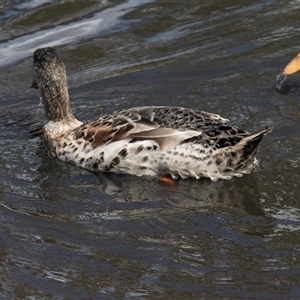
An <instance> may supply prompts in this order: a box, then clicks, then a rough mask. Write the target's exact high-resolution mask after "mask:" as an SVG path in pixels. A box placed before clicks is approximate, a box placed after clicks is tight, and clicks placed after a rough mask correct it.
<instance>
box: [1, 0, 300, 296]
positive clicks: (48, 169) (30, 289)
mask: <svg viewBox="0 0 300 300" xmlns="http://www.w3.org/2000/svg"><path fill="white" fill-rule="evenodd" d="M299 14H300V2H299V1H296V0H294V1H292V0H291V1H279V0H277V1H275V0H274V1H250V0H247V1H246V0H245V1H242V0H241V1H217V0H215V1H159V0H157V1H133V0H132V1H98V2H95V1H73V2H68V1H67V2H65V1H54V0H52V1H51V0H49V1H38V0H27V1H25V0H23V1H22V0H19V1H17V0H15V1H13V0H5V1H2V2H1V4H0V25H1V26H0V107H1V109H0V149H1V152H0V170H1V172H0V195H1V198H0V245H1V247H0V299H1V300H2V299H28V300H29V299H30V300H31V299H263V298H264V299H299V298H300V285H299V276H300V246H299V245H300V235H299V230H300V210H299V207H300V204H299V199H300V187H299V179H300V154H299V147H300V102H299V98H300V97H299V94H300V93H299V83H300V75H293V76H290V77H288V78H287V80H286V81H285V84H287V85H289V86H290V87H291V88H290V89H287V90H286V91H287V92H286V93H285V94H280V93H277V92H276V91H275V84H276V75H278V74H279V73H280V72H281V70H282V69H283V68H284V66H285V65H286V63H287V62H288V61H289V60H290V59H291V58H292V57H293V56H294V55H296V54H297V52H298V51H299V48H300V47H299ZM42 46H56V47H57V51H58V53H59V54H60V56H61V57H62V59H63V60H64V62H65V64H66V67H67V71H68V76H69V87H70V94H71V97H72V105H73V110H74V113H75V114H76V116H77V117H78V118H79V119H80V120H88V119H92V118H96V117H97V116H99V115H100V114H102V113H107V112H111V111H113V110H116V109H122V108H127V107H131V106H138V105H176V106H184V107H191V108H197V109H201V110H207V111H210V112H214V113H218V114H220V115H222V116H223V117H226V118H229V119H231V120H232V123H233V124H235V125H238V126H240V127H242V128H245V129H247V130H249V131H252V130H256V129H259V128H261V127H263V126H265V125H270V126H273V127H274V131H273V133H272V134H270V135H268V136H267V137H266V139H264V141H263V142H262V144H261V147H260V149H259V153H258V158H259V159H260V161H261V167H260V170H259V171H258V172H257V173H255V174H251V175H248V176H244V177H243V178H237V179H234V180H231V181H225V182H224V181H220V182H217V183H212V182H210V181H209V180H198V181H197V180H181V181H176V183H175V185H174V186H169V185H166V184H163V183H161V182H159V181H158V180H157V179H155V178H146V177H143V178H136V177H132V176H119V175H114V174H98V175H96V174H91V173H89V172H86V171H83V170H81V169H78V168H76V167H74V166H71V165H65V164H62V163H60V162H58V161H57V160H55V159H53V158H51V157H49V156H48V154H47V151H46V147H45V145H44V143H43V141H42V139H41V136H40V131H41V126H42V124H43V122H44V117H43V108H42V107H41V106H40V105H39V98H38V94H37V91H35V90H31V89H29V86H30V84H31V79H32V76H31V67H32V52H33V51H34V50H35V49H36V48H38V47H42Z"/></svg>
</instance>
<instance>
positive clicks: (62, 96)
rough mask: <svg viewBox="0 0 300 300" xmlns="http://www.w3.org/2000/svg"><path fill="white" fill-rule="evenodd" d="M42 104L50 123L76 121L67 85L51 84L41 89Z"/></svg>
mask: <svg viewBox="0 0 300 300" xmlns="http://www.w3.org/2000/svg"><path fill="white" fill-rule="evenodd" d="M41 96H42V102H43V104H44V109H45V116H46V119H47V120H48V121H53V122H60V121H65V122H66V123H68V122H73V121H76V119H75V117H74V116H73V113H72V110H71V107H70V100H69V92H68V87H67V84H55V83H52V84H49V82H47V83H46V85H45V86H44V87H41Z"/></svg>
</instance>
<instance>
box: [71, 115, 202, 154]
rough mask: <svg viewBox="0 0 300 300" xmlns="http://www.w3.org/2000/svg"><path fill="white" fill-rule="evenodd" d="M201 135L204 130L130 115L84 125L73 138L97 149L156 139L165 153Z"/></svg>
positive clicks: (108, 117) (103, 118)
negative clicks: (168, 125)
mask: <svg viewBox="0 0 300 300" xmlns="http://www.w3.org/2000/svg"><path fill="white" fill-rule="evenodd" d="M200 134H201V131H192V130H177V129H172V128H168V127H165V126H162V125H161V124H159V123H156V122H154V120H151V118H147V117H145V116H142V115H140V114H138V113H128V114H127V115H126V116H122V115H121V116H119V115H108V116H104V117H102V118H100V119H98V120H97V121H94V122H91V123H86V124H83V125H81V126H80V127H78V128H77V129H76V130H75V131H74V132H73V139H75V140H76V141H78V142H79V141H80V142H84V143H85V144H86V145H90V146H92V147H94V148H96V147H100V146H103V145H108V144H109V143H113V142H117V141H121V140H126V141H128V142H131V141H136V140H154V141H156V142H157V143H158V144H159V146H160V148H161V149H162V150H166V149H169V148H172V147H174V146H176V145H178V144H180V143H181V142H183V141H185V140H187V139H189V138H192V137H195V136H199V135H200Z"/></svg>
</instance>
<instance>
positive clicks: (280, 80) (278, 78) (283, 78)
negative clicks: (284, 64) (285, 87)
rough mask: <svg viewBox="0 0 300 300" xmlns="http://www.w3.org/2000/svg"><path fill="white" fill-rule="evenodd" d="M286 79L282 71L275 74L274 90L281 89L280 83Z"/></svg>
mask: <svg viewBox="0 0 300 300" xmlns="http://www.w3.org/2000/svg"><path fill="white" fill-rule="evenodd" d="M286 79H287V75H283V74H282V73H281V74H279V75H277V76H276V90H277V91H281V89H282V84H283V83H284V82H285V80H286Z"/></svg>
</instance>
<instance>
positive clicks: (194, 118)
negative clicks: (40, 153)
mask: <svg viewBox="0 0 300 300" xmlns="http://www.w3.org/2000/svg"><path fill="white" fill-rule="evenodd" d="M31 87H32V88H37V89H39V90H40V99H41V102H42V104H43V106H44V111H45V117H46V120H47V122H46V124H45V125H44V127H43V130H44V138H45V140H46V141H47V144H48V145H49V150H50V153H51V155H53V156H54V157H56V158H58V159H59V160H61V161H63V162H66V163H71V164H75V165H77V166H79V167H81V168H83V169H86V170H89V171H91V172H114V173H117V174H131V175H135V176H157V177H161V178H164V177H165V178H170V179H171V180H172V179H178V178H182V179H186V178H196V179H199V178H203V177H204V178H209V179H210V180H212V181H217V180H219V179H225V180H229V179H231V178H233V177H241V176H243V175H244V174H248V173H250V172H251V171H255V170H256V169H257V166H258V160H257V158H256V157H255V155H256V152H257V148H258V145H259V143H260V141H261V140H262V138H263V137H264V136H265V135H266V134H268V133H269V132H271V130H272V128H269V127H265V128H263V129H260V130H258V131H257V132H254V133H249V132H247V131H245V130H242V129H239V128H237V127H234V126H231V125H229V123H228V122H229V120H228V119H225V118H223V117H221V116H219V115H218V114H214V113H208V112H204V111H200V110H195V109H189V108H184V107H173V106H140V107H133V108H129V109H122V110H119V111H116V112H113V113H109V114H105V115H102V116H100V117H99V118H98V119H96V120H93V121H88V122H81V121H79V120H77V119H76V118H75V117H74V115H73V113H72V110H71V106H70V99H69V92H68V85H67V75H66V69H65V65H64V63H63V61H62V60H61V59H60V58H59V56H58V54H57V51H56V49H54V48H52V47H45V48H39V49H37V50H35V51H34V53H33V82H32V85H31Z"/></svg>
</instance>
